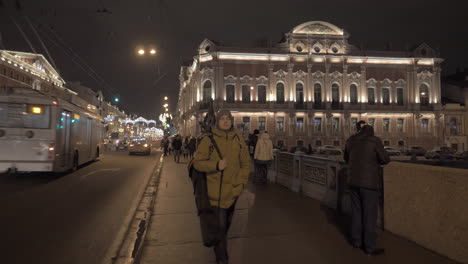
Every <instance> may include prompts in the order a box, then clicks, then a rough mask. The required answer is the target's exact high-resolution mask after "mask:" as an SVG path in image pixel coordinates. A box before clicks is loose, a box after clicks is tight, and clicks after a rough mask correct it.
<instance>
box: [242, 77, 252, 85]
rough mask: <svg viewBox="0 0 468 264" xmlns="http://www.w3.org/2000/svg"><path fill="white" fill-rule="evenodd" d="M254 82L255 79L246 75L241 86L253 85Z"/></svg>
mask: <svg viewBox="0 0 468 264" xmlns="http://www.w3.org/2000/svg"><path fill="white" fill-rule="evenodd" d="M252 80H253V78H252V77H250V76H248V75H244V76H243V77H242V78H241V84H251V83H252Z"/></svg>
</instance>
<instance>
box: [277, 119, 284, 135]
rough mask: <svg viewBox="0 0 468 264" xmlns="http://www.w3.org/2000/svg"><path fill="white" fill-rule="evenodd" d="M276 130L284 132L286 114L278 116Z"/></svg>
mask: <svg viewBox="0 0 468 264" xmlns="http://www.w3.org/2000/svg"><path fill="white" fill-rule="evenodd" d="M276 132H284V116H278V117H276Z"/></svg>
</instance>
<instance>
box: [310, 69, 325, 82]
mask: <svg viewBox="0 0 468 264" xmlns="http://www.w3.org/2000/svg"><path fill="white" fill-rule="evenodd" d="M324 76H325V73H323V72H321V71H316V72H314V73H312V79H314V80H315V81H322V80H323V77H324Z"/></svg>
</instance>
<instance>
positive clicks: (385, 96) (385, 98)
mask: <svg viewBox="0 0 468 264" xmlns="http://www.w3.org/2000/svg"><path fill="white" fill-rule="evenodd" d="M382 103H383V104H384V105H389V104H390V89H388V88H382Z"/></svg>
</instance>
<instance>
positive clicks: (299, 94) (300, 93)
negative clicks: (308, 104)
mask: <svg viewBox="0 0 468 264" xmlns="http://www.w3.org/2000/svg"><path fill="white" fill-rule="evenodd" d="M296 102H297V103H298V104H303V103H304V85H302V83H296Z"/></svg>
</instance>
